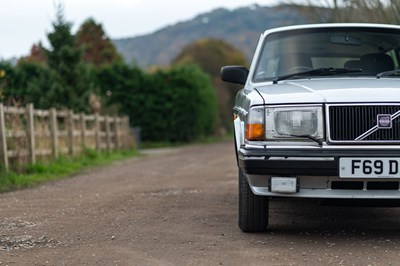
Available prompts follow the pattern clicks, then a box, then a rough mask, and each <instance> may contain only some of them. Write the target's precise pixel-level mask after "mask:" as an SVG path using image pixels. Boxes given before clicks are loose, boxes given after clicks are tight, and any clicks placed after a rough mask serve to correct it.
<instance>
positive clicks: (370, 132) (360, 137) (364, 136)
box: [354, 111, 400, 142]
mask: <svg viewBox="0 0 400 266" xmlns="http://www.w3.org/2000/svg"><path fill="white" fill-rule="evenodd" d="M399 115H400V111H397V112H396V113H394V114H392V115H391V116H390V119H391V121H393V120H395V119H396V118H397V117H399ZM378 130H379V128H378V125H375V126H374V127H372V128H370V129H369V130H367V131H366V132H364V133H363V134H361V135H360V136H358V137H357V138H355V139H354V140H363V139H365V138H366V137H368V136H369V135H371V134H372V133H374V132H375V131H378ZM385 142H386V141H385Z"/></svg>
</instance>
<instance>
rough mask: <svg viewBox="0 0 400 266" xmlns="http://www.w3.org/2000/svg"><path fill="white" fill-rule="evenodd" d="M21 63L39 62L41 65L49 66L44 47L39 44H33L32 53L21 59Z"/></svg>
mask: <svg viewBox="0 0 400 266" xmlns="http://www.w3.org/2000/svg"><path fill="white" fill-rule="evenodd" d="M20 61H28V62H37V63H41V64H47V57H46V54H45V52H44V49H43V45H42V44H41V43H40V42H39V43H38V44H33V45H32V47H31V52H30V54H29V55H28V56H26V57H23V58H21V60H20Z"/></svg>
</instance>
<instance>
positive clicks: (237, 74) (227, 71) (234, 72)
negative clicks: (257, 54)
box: [221, 66, 249, 85]
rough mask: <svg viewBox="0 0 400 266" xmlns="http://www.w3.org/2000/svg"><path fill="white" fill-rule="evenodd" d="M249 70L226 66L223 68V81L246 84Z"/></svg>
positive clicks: (241, 67)
mask: <svg viewBox="0 0 400 266" xmlns="http://www.w3.org/2000/svg"><path fill="white" fill-rule="evenodd" d="M248 75H249V70H248V69H247V68H246V67H243V66H224V67H222V68H221V79H222V80H223V81H226V82H230V83H236V84H241V85H244V84H246V80H247V76H248Z"/></svg>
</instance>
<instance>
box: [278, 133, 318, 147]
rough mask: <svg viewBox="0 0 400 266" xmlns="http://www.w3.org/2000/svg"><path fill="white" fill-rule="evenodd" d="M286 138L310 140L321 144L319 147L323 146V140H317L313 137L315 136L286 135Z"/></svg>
mask: <svg viewBox="0 0 400 266" xmlns="http://www.w3.org/2000/svg"><path fill="white" fill-rule="evenodd" d="M284 136H287V137H293V138H303V139H310V140H313V141H315V142H316V143H318V144H319V146H322V144H323V143H322V140H320V139H317V138H315V137H313V136H311V135H294V134H285V135H284Z"/></svg>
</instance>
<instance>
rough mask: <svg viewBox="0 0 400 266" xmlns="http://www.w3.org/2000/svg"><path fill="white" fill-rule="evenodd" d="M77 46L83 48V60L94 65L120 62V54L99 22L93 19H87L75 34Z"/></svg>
mask: <svg viewBox="0 0 400 266" xmlns="http://www.w3.org/2000/svg"><path fill="white" fill-rule="evenodd" d="M76 43H77V45H78V47H82V48H83V60H84V62H86V63H92V64H94V65H96V66H101V65H103V64H110V63H113V62H122V57H121V55H120V54H119V53H118V52H117V49H115V46H114V45H113V43H112V42H111V40H110V39H109V38H108V37H107V35H106V34H105V32H104V30H103V26H102V25H101V24H100V23H96V21H94V19H92V18H89V19H87V20H86V21H85V22H84V23H83V24H82V25H81V26H80V28H79V30H78V32H77V34H76Z"/></svg>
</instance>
